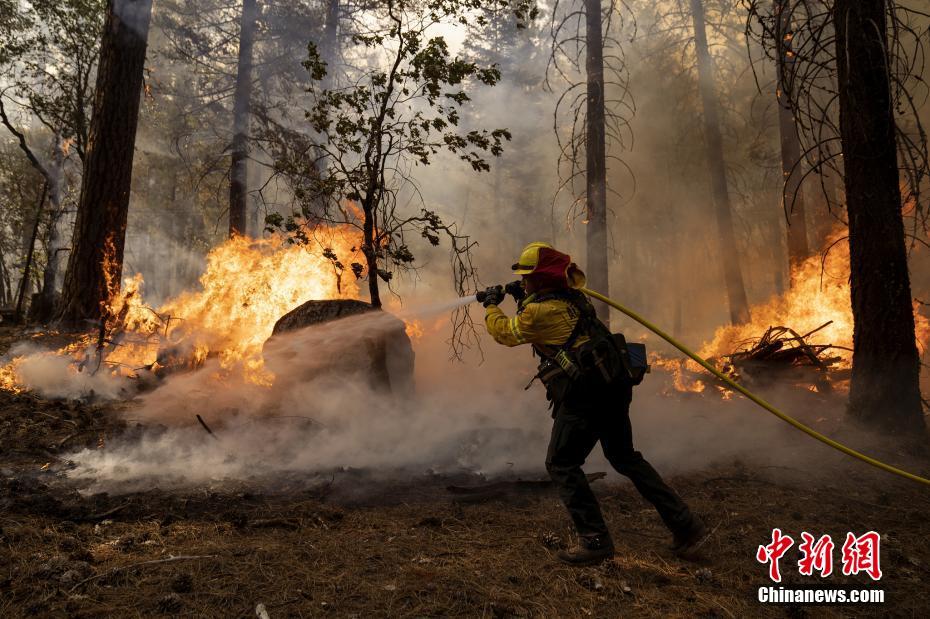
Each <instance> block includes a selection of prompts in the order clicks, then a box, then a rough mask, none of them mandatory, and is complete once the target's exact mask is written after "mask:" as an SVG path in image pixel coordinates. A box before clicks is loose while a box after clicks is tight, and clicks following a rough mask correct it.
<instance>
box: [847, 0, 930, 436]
mask: <svg viewBox="0 0 930 619" xmlns="http://www.w3.org/2000/svg"><path fill="white" fill-rule="evenodd" d="M887 8H888V7H887V5H886V3H885V1H884V0H836V2H835V4H834V6H833V24H834V28H835V29H836V58H837V75H838V77H839V105H840V137H841V141H842V147H843V162H844V166H845V174H844V176H845V184H846V210H847V214H848V217H849V255H850V259H849V262H850V264H849V266H850V286H851V290H852V312H853V369H852V381H851V385H850V392H849V413H850V415H851V416H852V417H853V418H854V419H857V420H860V421H863V422H865V423H867V424H869V425H871V426H874V427H876V428H878V429H882V430H884V431H886V432H907V433H911V434H912V435H913V436H915V437H918V436H919V437H924V438H925V435H924V434H923V432H924V419H923V414H922V411H921V401H920V384H919V379H920V363H919V356H918V353H917V345H916V341H915V334H914V313H913V306H912V303H913V300H912V298H911V285H910V277H909V274H908V265H907V251H906V246H905V239H904V222H903V220H902V215H901V189H900V186H899V184H898V183H899V174H898V160H897V148H896V147H897V144H896V136H895V122H894V116H893V107H892V101H891V87H890V76H889V74H888V65H889V59H888V54H887V49H888V47H887V34H886V33H887V22H886V18H885V15H886V10H887Z"/></svg>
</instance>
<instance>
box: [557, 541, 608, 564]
mask: <svg viewBox="0 0 930 619" xmlns="http://www.w3.org/2000/svg"><path fill="white" fill-rule="evenodd" d="M556 556H557V557H558V559H559V561H561V562H562V563H566V564H568V565H574V566H578V567H581V566H584V565H597V564H598V563H601V562H602V561H604V560H605V559H609V558H610V557H612V556H614V543H613V541H612V540H611V539H610V538H609V537H605V536H600V537H581V538H579V539H578V544H577V545H576V546H572V547H571V548H569V549H568V550H560V551H559V552H558V554H557V555H556Z"/></svg>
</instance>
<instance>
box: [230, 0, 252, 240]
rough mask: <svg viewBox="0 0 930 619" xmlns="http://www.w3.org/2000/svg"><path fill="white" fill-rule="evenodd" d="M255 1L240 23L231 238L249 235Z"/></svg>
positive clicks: (248, 2) (245, 4) (248, 0)
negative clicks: (247, 220)
mask: <svg viewBox="0 0 930 619" xmlns="http://www.w3.org/2000/svg"><path fill="white" fill-rule="evenodd" d="M257 16H258V7H257V6H256V4H255V0H242V15H241V17H240V21H239V66H238V70H237V72H236V91H235V99H234V102H233V139H232V161H231V163H230V170H229V236H234V235H237V234H242V235H244V234H246V233H247V231H246V218H247V213H248V206H247V200H246V197H247V195H248V190H249V187H248V162H249V116H250V115H251V112H252V47H253V44H254V42H255V21H256V19H257Z"/></svg>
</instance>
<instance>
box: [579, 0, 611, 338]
mask: <svg viewBox="0 0 930 619" xmlns="http://www.w3.org/2000/svg"><path fill="white" fill-rule="evenodd" d="M585 15H586V19H585V21H586V29H585V70H586V72H587V79H588V93H587V94H588V101H587V116H586V118H587V125H586V127H585V131H586V133H587V136H586V142H585V147H586V148H585V162H586V165H587V178H586V185H587V199H588V204H587V207H588V208H587V222H588V223H587V228H586V236H587V239H586V240H587V251H588V255H587V264H586V268H587V276H588V286H589V287H590V288H591V289H592V290H597V291H598V292H600V293H602V294H605V295H609V294H610V287H609V281H610V280H609V277H608V267H607V152H606V150H607V149H606V137H605V121H604V40H603V34H602V32H601V28H602V25H601V2H600V0H585ZM597 314H598V317H599V318H600V319H601V320H602V321H604V323H605V324H607V323H608V321H609V320H610V311H609V308H608V307H607V305H605V304H603V303H598V304H597Z"/></svg>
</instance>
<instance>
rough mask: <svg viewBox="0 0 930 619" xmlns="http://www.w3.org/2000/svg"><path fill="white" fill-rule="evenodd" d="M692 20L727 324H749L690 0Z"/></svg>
mask: <svg viewBox="0 0 930 619" xmlns="http://www.w3.org/2000/svg"><path fill="white" fill-rule="evenodd" d="M691 17H692V19H693V20H694V44H695V50H696V52H697V68H698V83H699V88H700V91H701V103H702V105H703V108H704V140H705V141H706V143H707V162H708V165H709V166H710V176H711V185H712V187H713V192H714V210H715V212H716V216H717V232H718V235H719V237H720V259H721V260H722V261H723V278H724V283H725V284H726V289H727V300H728V302H729V305H730V321H731V322H733V323H734V324H740V323H744V322H748V321H749V302H748V301H747V300H746V288H745V286H744V285H743V274H742V271H741V269H740V259H739V252H738V251H737V248H736V234H735V233H734V231H733V213H732V211H731V209H730V193H729V189H728V188H727V170H726V165H725V164H724V161H723V137H722V136H721V134H720V119H719V116H718V113H717V95H716V93H715V92H714V90H715V89H714V67H713V62H712V60H711V57H710V51H709V50H708V48H707V33H706V30H705V28H706V26H705V22H704V6H703V5H702V4H701V0H691Z"/></svg>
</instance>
